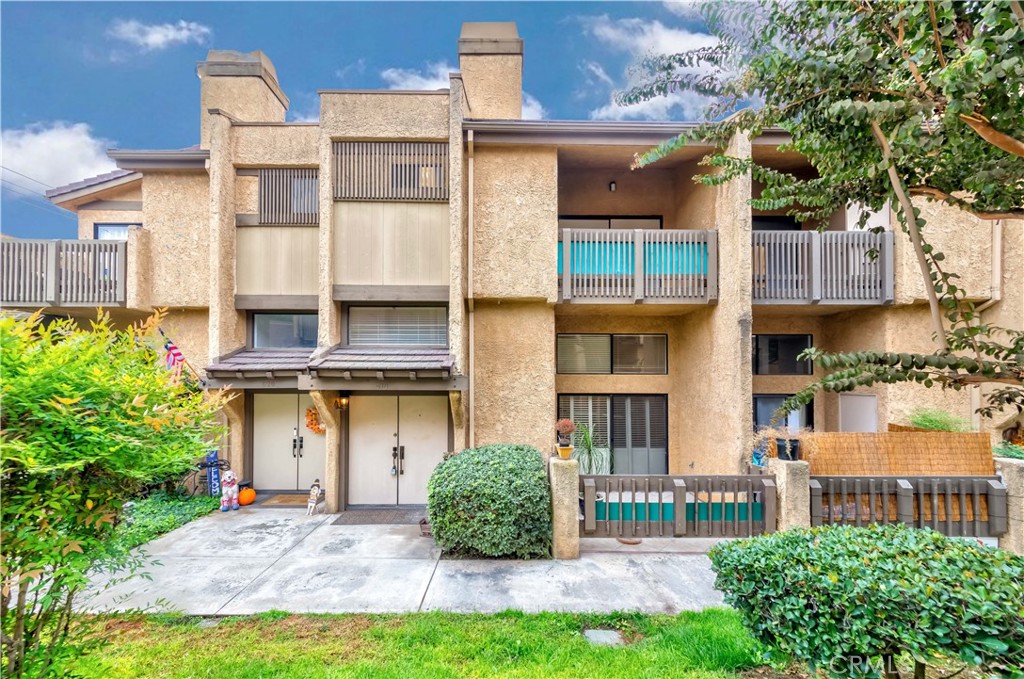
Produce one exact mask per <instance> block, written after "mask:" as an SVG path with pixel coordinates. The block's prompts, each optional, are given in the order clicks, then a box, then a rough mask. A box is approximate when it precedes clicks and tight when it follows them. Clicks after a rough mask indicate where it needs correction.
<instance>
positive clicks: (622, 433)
mask: <svg viewBox="0 0 1024 679" xmlns="http://www.w3.org/2000/svg"><path fill="white" fill-rule="evenodd" d="M558 417H559V418H562V417H568V418H569V419H571V420H572V421H573V422H576V423H577V424H586V425H587V426H588V427H589V428H590V430H591V432H592V433H593V436H594V445H595V447H598V448H602V447H606V446H608V445H609V443H610V445H611V449H612V473H614V474H667V473H668V398H667V397H666V396H664V395H659V396H641V395H637V394H614V395H607V394H602V395H569V394H560V395H559V396H558Z"/></svg>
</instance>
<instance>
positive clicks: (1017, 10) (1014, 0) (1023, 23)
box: [1010, 0, 1024, 31]
mask: <svg viewBox="0 0 1024 679" xmlns="http://www.w3.org/2000/svg"><path fill="white" fill-rule="evenodd" d="M1010 9H1012V10H1013V15H1014V16H1015V17H1017V23H1018V24H1020V30H1022V31H1024V9H1022V8H1021V6H1020V2H1019V1H1018V0H1010Z"/></svg>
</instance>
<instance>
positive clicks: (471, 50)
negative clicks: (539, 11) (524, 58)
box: [459, 21, 523, 55]
mask: <svg viewBox="0 0 1024 679" xmlns="http://www.w3.org/2000/svg"><path fill="white" fill-rule="evenodd" d="M522 53H523V39H522V38H520V37H519V29H518V28H516V22H514V21H479V22H478V21H467V22H465V23H463V24H462V34H461V35H460V36H459V54H519V55H521V54H522Z"/></svg>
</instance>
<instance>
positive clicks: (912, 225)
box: [871, 120, 949, 352]
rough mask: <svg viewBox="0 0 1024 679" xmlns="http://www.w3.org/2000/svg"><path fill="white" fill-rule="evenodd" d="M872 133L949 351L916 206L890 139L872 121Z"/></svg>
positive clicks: (940, 341) (938, 337) (940, 339)
mask: <svg viewBox="0 0 1024 679" xmlns="http://www.w3.org/2000/svg"><path fill="white" fill-rule="evenodd" d="M871 132H872V134H874V136H875V141H877V142H878V145H879V146H880V147H881V148H882V157H883V158H884V159H885V163H886V165H887V166H888V172H889V182H890V183H891V184H892V189H893V192H894V193H895V194H896V199H897V200H898V201H899V203H900V208H901V209H902V210H903V217H904V220H905V221H906V224H907V231H908V232H909V234H910V242H911V243H913V245H914V254H916V255H917V263H918V265H919V266H920V267H921V275H922V276H924V280H925V286H924V287H925V290H926V291H927V293H928V307H929V309H931V314H932V325H933V326H934V330H935V342H936V343H937V344H938V345H939V348H940V349H941V350H942V351H943V352H948V351H949V344H948V343H947V342H946V329H945V328H944V327H943V326H942V311H941V310H940V309H939V298H938V296H937V295H936V293H935V286H934V285H932V280H931V270H930V269H929V268H928V262H927V260H926V259H925V254H924V245H923V244H922V243H921V231H920V229H919V228H918V226H917V216H916V215H915V214H914V204H913V203H911V202H910V196H909V195H907V192H906V191H905V190H904V188H903V180H902V179H900V176H899V174H898V173H897V172H896V165H895V164H894V163H893V162H892V149H891V148H890V147H889V139H888V138H887V137H886V136H885V134H884V133H883V132H882V128H881V127H880V126H879V125H878V123H877V122H876V121H874V120H872V121H871Z"/></svg>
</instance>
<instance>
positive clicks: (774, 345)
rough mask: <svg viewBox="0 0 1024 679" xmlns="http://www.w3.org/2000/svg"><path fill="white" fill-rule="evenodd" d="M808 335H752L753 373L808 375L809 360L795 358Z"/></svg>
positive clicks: (808, 341) (805, 345)
mask: <svg viewBox="0 0 1024 679" xmlns="http://www.w3.org/2000/svg"><path fill="white" fill-rule="evenodd" d="M810 346H811V336H810V335H754V374H755V375H810V374H811V362H810V361H801V360H798V359H797V356H799V355H800V352H802V351H803V350H804V349H809V348H810Z"/></svg>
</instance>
